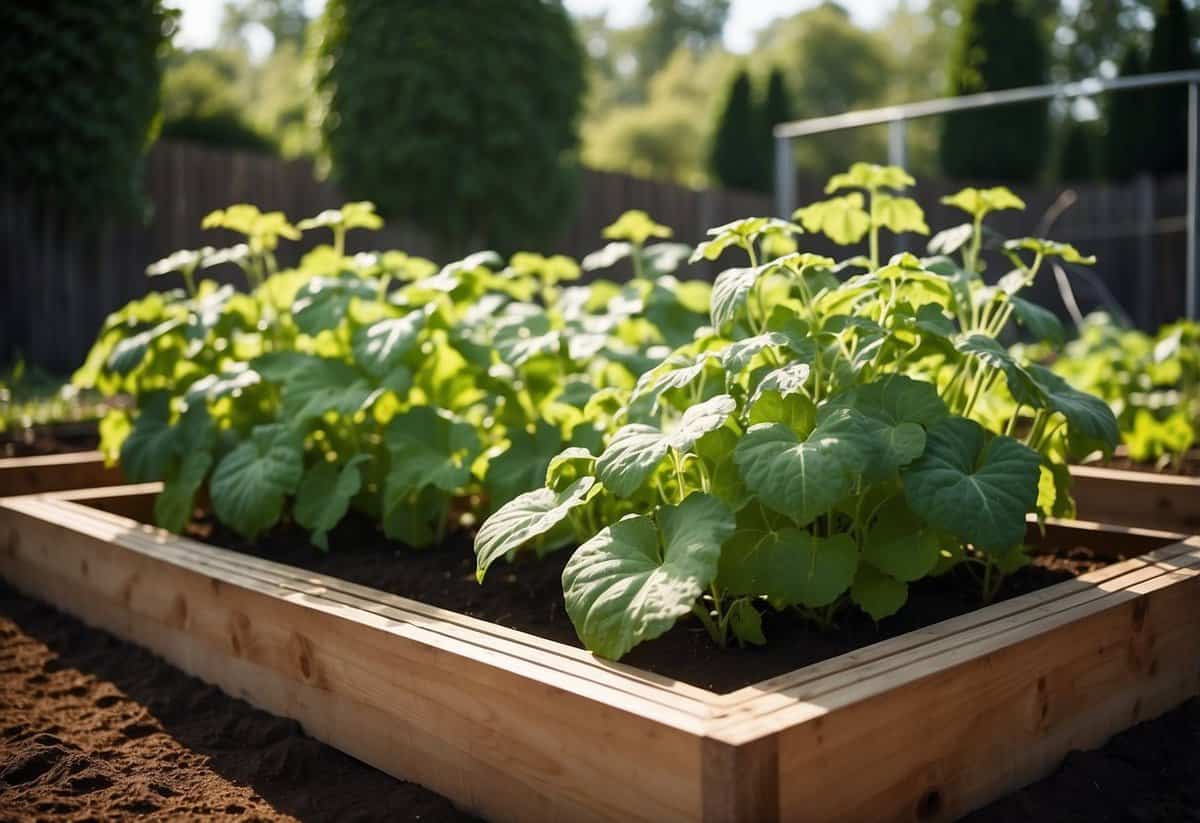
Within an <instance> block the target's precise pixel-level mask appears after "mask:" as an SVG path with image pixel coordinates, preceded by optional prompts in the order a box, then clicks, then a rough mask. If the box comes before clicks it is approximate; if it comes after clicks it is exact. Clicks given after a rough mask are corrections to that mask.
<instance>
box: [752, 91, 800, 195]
mask: <svg viewBox="0 0 1200 823" xmlns="http://www.w3.org/2000/svg"><path fill="white" fill-rule="evenodd" d="M791 119H792V100H791V95H790V94H789V93H788V89H787V85H786V84H785V83H784V80H783V72H782V71H780V70H779V69H777V68H775V69H771V74H770V76H769V77H768V78H767V93H766V96H765V97H763V103H762V109H761V111H760V114H759V116H758V123H759V132H760V140H761V142H760V144H759V147H758V149H757V153H756V158H755V159H756V160H757V161H758V166H759V178H758V182H757V185H756V186H755V188H756V189H758V190H759V191H763V192H770V191H771V190H772V189H773V188H774V184H775V133H774V129H775V126H776V125H778V124H779V123H786V122H788V121H789V120H791Z"/></svg>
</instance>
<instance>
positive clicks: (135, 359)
mask: <svg viewBox="0 0 1200 823" xmlns="http://www.w3.org/2000/svg"><path fill="white" fill-rule="evenodd" d="M182 324H183V321H182V320H167V321H164V322H162V323H159V324H158V325H157V326H155V327H154V328H151V329H146V330H145V331H143V332H138V333H137V334H135V335H132V336H130V337H126V338H125V339H124V340H122V341H121V342H119V343H117V345H116V347H115V348H113V351H112V354H111V355H110V356H109V358H108V367H109V368H110V369H112V370H113V371H114V372H116V373H117V374H122V375H124V374H129V373H130V372H131V371H133V370H134V369H136V368H137V367H138V366H140V365H141V363H142V361H143V360H144V359H145V357H146V353H147V352H148V351H150V346H151V345H152V344H153V343H154V342H155V341H156V340H158V339H159V338H160V337H163V336H165V335H167V334H170V333H171V332H173V331H175V330H176V329H178V328H179V327H180V326H181V325H182Z"/></svg>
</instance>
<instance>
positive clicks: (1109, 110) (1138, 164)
mask: <svg viewBox="0 0 1200 823" xmlns="http://www.w3.org/2000/svg"><path fill="white" fill-rule="evenodd" d="M1144 69H1145V67H1144V66H1143V65H1142V56H1141V53H1140V52H1139V51H1138V48H1137V45H1136V44H1133V43H1130V44H1129V45H1128V46H1127V47H1126V49H1125V53H1124V55H1122V57H1121V66H1120V76H1121V77H1133V76H1135V75H1138V74H1141V73H1142V72H1143V71H1144ZM1146 117H1147V114H1146V96H1145V94H1144V93H1143V92H1141V91H1126V92H1116V93H1114V94H1110V95H1109V97H1108V101H1107V105H1106V106H1105V120H1106V121H1107V124H1106V127H1105V131H1104V145H1103V155H1102V156H1103V161H1104V173H1105V175H1106V176H1107V177H1111V178H1113V179H1115V180H1124V179H1127V178H1129V177H1132V176H1133V175H1134V174H1136V173H1137V172H1138V171H1140V170H1141V168H1142V162H1143V160H1144V158H1143V156H1142V155H1143V149H1144V147H1145V142H1144V141H1145V138H1146V134H1145V130H1146Z"/></svg>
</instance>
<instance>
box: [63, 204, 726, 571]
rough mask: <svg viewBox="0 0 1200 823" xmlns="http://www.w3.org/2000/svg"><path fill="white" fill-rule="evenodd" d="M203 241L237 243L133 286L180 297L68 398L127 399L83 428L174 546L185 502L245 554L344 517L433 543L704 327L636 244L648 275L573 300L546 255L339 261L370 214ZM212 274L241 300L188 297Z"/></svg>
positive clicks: (569, 264) (693, 293)
mask: <svg viewBox="0 0 1200 823" xmlns="http://www.w3.org/2000/svg"><path fill="white" fill-rule="evenodd" d="M642 218H643V221H644V222H645V221H649V218H648V217H646V216H645V215H642ZM649 222H650V223H651V224H652V225H654V226H657V224H653V223H652V221H649ZM629 223H630V220H629V218H628V216H626V217H624V218H622V219H621V220H618V222H617V224H616V226H617V227H620V226H622V225H626V226H628V225H629ZM204 225H205V226H206V227H210V228H219V229H226V230H231V231H234V232H237V233H240V234H241V235H242V236H243V237H244V242H241V243H237V244H235V245H233V246H231V247H229V248H225V249H219V250H218V249H213V248H211V247H206V248H204V249H200V250H196V251H185V252H178V253H176V254H174V255H171V256H170V257H168V258H166V259H164V260H162V261H159V262H157V263H155V264H153V265H152V266H150V267H149V269H148V270H147V273H148V274H149V275H151V276H153V277H156V278H162V277H167V276H170V275H172V274H175V273H177V274H178V275H179V276H180V277H181V279H182V281H183V284H184V289H183V290H168V291H164V292H154V293H151V294H148V295H147V296H146V297H144V298H142V299H140V300H136V301H133V302H131V303H130V304H128V305H127V306H125V307H123V308H122V309H120V310H119V311H117V312H115V313H114V314H112V315H111V316H110V317H109V318H108V319H107V321H106V322H105V324H104V326H103V328H102V329H101V332H100V335H99V338H98V339H97V341H96V343H95V344H94V346H93V348H92V350H91V352H90V353H89V356H88V358H87V361H86V362H85V364H84V365H83V367H82V368H80V369H79V371H78V372H77V373H76V375H75V377H74V382H75V384H76V385H77V386H80V387H89V388H95V389H97V390H99V391H101V392H102V393H104V394H105V395H116V394H121V395H126V396H128V397H130V398H131V399H132V401H133V408H132V409H129V410H123V409H122V410H118V411H114V412H111V413H110V414H109V415H108V416H106V417H105V418H104V420H103V421H102V423H101V432H102V448H103V450H104V451H105V453H106V455H107V457H108V458H109V459H110V460H119V461H120V462H121V464H122V466H123V468H124V469H125V472H126V475H127V477H129V479H130V480H131V481H133V482H145V481H163V483H164V490H163V492H162V493H161V494H160V495H159V497H158V498H157V501H156V506H155V513H156V519H157V521H158V523H159V524H160V525H162V526H164V527H166V528H169V529H172V530H179V529H181V528H183V527H184V526H185V525H186V523H187V521H188V520H189V518H190V517H191V516H192V513H193V508H194V504H195V501H196V500H197V497H198V495H199V494H200V492H201V490H202V489H203V490H206V492H207V498H208V499H209V500H210V501H211V505H212V509H213V512H214V514H215V515H216V516H217V517H218V518H219V519H220V520H221V521H222V522H224V523H225V524H227V525H228V526H229V527H231V528H232V529H234V530H235V531H237V532H238V533H240V534H242V535H243V536H245V537H246V538H248V539H255V538H256V537H257V536H258V535H260V534H261V533H262V532H264V531H265V530H267V529H269V528H271V527H272V526H274V525H275V524H276V523H278V522H279V521H280V520H282V519H284V518H291V519H293V520H294V521H295V522H297V523H298V524H300V525H301V526H302V527H304V528H305V529H307V530H308V531H309V533H310V534H311V537H312V541H313V543H314V544H316V545H318V546H321V547H326V546H327V545H328V537H327V535H328V533H329V531H330V530H331V529H332V528H334V527H335V526H336V524H337V523H338V522H340V521H341V519H342V518H343V517H344V516H345V515H346V513H347V512H348V511H349V510H350V509H351V508H355V509H357V510H360V511H363V512H365V513H366V514H368V515H369V516H371V517H374V518H376V519H377V520H378V521H379V522H380V524H381V526H382V528H383V530H384V531H385V532H386V534H387V535H388V536H389V537H392V538H394V539H397V540H400V541H403V542H405V543H407V544H410V545H412V546H427V545H432V544H436V543H438V542H439V541H440V540H441V539H442V536H443V533H444V530H445V528H446V527H447V525H448V523H449V522H450V518H451V514H452V512H454V511H456V510H473V509H476V508H482V509H484V510H485V511H486V510H488V509H491V508H496V507H498V506H500V505H501V504H503V503H504V502H506V501H507V500H509V499H511V498H512V497H514V496H515V495H517V494H518V493H520V492H523V491H525V490H527V489H529V488H531V487H534V486H536V485H539V484H540V483H541V482H542V479H543V477H544V475H545V471H546V467H547V465H548V464H549V462H550V459H551V458H552V457H553V456H554V455H555V454H557V453H558V452H559V451H561V450H562V449H563V448H565V447H568V446H576V447H580V446H591V447H593V448H598V447H599V434H600V432H599V429H597V428H596V427H595V426H594V425H593V423H592V422H591V421H590V420H589V419H587V418H586V417H585V415H584V412H583V410H584V408H585V406H586V404H587V403H588V401H589V399H590V398H591V397H592V395H593V394H595V393H597V392H598V391H601V392H602V391H604V390H606V389H609V388H617V387H626V388H631V387H632V386H633V385H634V384H635V381H636V379H637V377H638V376H639V375H640V373H641V371H642V370H644V369H645V368H648V367H649V365H651V364H653V363H655V362H657V357H656V356H655V355H654V351H655V349H656V348H657V349H664V350H665V349H666V348H667V347H668V344H669V345H675V344H677V343H678V342H679V341H680V340H681V339H690V338H691V336H692V335H693V333H694V331H695V330H696V329H698V328H700V327H701V326H702V325H703V324H704V323H705V322H707V306H708V287H707V285H706V284H698V285H696V284H681V283H677V281H674V279H673V277H672V276H671V271H673V269H674V267H675V266H677V265H678V262H679V255H678V254H675V255H674V257H671V256H670V255H666V254H664V253H663V252H656V253H655V254H653V255H652V254H651V250H652V249H654V248H655V246H650V247H649V248H646V249H643V241H644V238H641V239H639V238H638V237H637V236H635V237H634V240H633V241H632V242H633V246H635V247H636V251H637V253H638V254H642V253H645V254H647V255H649V256H650V257H651V259H653V260H655V263H654V267H653V268H652V269H648V270H646V272H645V273H644V274H643V276H642V277H640V278H638V279H637V280H636V281H635V282H633V283H631V284H629V285H626V286H618V285H616V284H614V283H611V282H607V281H597V282H595V283H593V284H590V285H588V286H579V285H573V284H572V281H574V280H576V279H578V277H579V276H580V273H581V269H580V267H579V265H578V264H577V263H575V261H573V260H570V259H568V258H566V257H562V256H553V257H544V256H541V255H537V254H532V253H518V254H516V255H514V256H513V257H512V258H511V259H510V260H509V261H507V262H506V261H504V260H502V259H501V258H500V257H499V256H498V255H496V254H495V253H493V252H480V253H477V254H474V255H471V256H469V257H467V258H464V259H463V260H459V261H455V262H452V263H450V264H448V265H445V266H442V267H440V268H439V267H438V266H436V265H435V264H433V263H432V262H430V261H428V260H424V259H421V258H417V257H411V256H408V255H406V254H404V253H403V252H399V251H385V252H381V253H360V254H354V255H351V254H348V253H347V252H346V248H345V243H346V235H347V233H348V232H350V231H352V230H374V229H377V228H379V227H380V225H381V221H380V219H379V217H378V216H377V215H376V214H375V213H374V208H373V206H371V204H370V203H349V204H346V205H345V206H343V207H342V208H341V209H336V210H329V211H325V212H322V213H321V214H319V215H317V216H316V217H314V218H311V219H307V220H301V221H299V222H297V223H296V224H294V225H293V224H292V223H291V222H290V221H289V220H288V219H287V218H286V217H285V216H284V215H283V214H282V213H279V212H271V213H266V214H264V213H262V212H260V211H259V210H258V209H257V208H255V207H253V206H249V205H235V206H231V207H229V208H227V209H223V210H220V211H217V212H214V213H213V214H211V215H209V216H208V217H207V218H206V219H205V221H204ZM305 231H309V232H311V231H320V232H325V231H328V232H330V234H331V235H332V244H326V245H319V246H317V247H315V248H314V249H312V250H311V251H309V252H308V253H307V254H306V255H304V257H303V258H302V259H301V261H300V263H299V265H298V266H296V267H294V268H287V269H280V267H279V266H278V263H277V259H276V252H277V249H278V246H279V243H280V242H281V241H282V240H295V239H298V238H299V237H300V236H301V233H302V232H305ZM615 231H616V230H615V229H614V232H615ZM622 231H629V230H628V229H624V230H622ZM653 231H655V232H658V233H661V232H662V231H664V228H663V227H658V228H656V229H654V230H653ZM656 245H661V244H656ZM672 259H673V260H674V263H673V264H672V263H671V262H670V261H671V260H672ZM218 265H226V266H229V265H232V266H236V267H237V268H238V269H240V270H241V272H242V273H243V275H244V278H245V283H246V287H245V288H244V289H240V290H239V289H235V288H234V287H233V286H228V285H226V286H218V285H217V284H216V283H215V282H213V281H211V280H199V281H198V280H197V276H198V275H199V274H202V273H203V272H205V271H206V270H208V269H210V268H211V267H214V266H218ZM651 309H653V310H654V311H655V312H657V313H658V314H657V316H658V317H660V322H661V324H662V325H661V326H659V325H656V324H655V323H653V322H649V321H647V320H646V319H645V318H646V316H649V315H650V313H651V311H650V310H651ZM459 500H461V501H463V505H458V506H456V505H455V502H456V501H459ZM469 516H470V515H469V514H467V515H464V517H466V518H468V519H469Z"/></svg>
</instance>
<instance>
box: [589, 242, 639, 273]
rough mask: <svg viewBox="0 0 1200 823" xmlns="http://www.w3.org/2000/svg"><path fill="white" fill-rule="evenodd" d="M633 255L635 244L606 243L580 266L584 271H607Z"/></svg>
mask: <svg viewBox="0 0 1200 823" xmlns="http://www.w3.org/2000/svg"><path fill="white" fill-rule="evenodd" d="M631 254H633V244H632V243H627V242H625V241H624V240H618V241H614V242H612V243H606V244H605V246H604V248H602V249H599V250H597V251H594V252H592V253H591V254H589V255H587V256H586V257H584V258H583V261H582V262H581V263H580V265H581V266H582V267H583V270H584V271H596V270H598V269H607V268H611V267H612V266H615V265H617V263H620V262H621V261H622V260H624V259H625V258H626V257H629V255H631Z"/></svg>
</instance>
